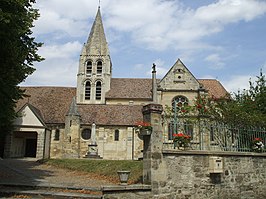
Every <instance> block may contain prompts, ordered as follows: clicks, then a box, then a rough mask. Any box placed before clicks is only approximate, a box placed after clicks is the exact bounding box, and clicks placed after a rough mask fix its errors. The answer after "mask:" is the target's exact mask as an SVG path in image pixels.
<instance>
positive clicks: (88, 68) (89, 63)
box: [86, 61, 92, 75]
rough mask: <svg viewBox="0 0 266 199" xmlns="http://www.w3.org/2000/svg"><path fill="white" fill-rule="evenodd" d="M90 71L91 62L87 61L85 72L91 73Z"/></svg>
mask: <svg viewBox="0 0 266 199" xmlns="http://www.w3.org/2000/svg"><path fill="white" fill-rule="evenodd" d="M91 73H92V62H91V61H88V62H87V66H86V74H87V75H91Z"/></svg>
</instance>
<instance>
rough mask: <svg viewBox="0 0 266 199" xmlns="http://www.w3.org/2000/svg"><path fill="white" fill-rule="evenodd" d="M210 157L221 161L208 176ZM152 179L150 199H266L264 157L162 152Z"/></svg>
mask: <svg viewBox="0 0 266 199" xmlns="http://www.w3.org/2000/svg"><path fill="white" fill-rule="evenodd" d="M210 157H220V158H221V159H222V164H223V169H222V172H221V173H210ZM161 173H165V176H164V177H163V178H162V177H160V178H157V177H156V175H157V174H161ZM152 176H153V177H152V181H151V185H152V193H153V198H178V199H186V198H191V199H198V198H199V199H202V198H208V199H216V198H217V199H218V198H227V199H229V198H230V199H239V198H241V199H251V198H253V199H261V198H266V154H256V153H231V152H230V153H229V152H218V153H217V152H216V153H215V152H207V151H206V152H205V151H175V150H169V151H163V158H162V159H161V161H160V165H159V166H158V167H155V168H152ZM160 176H161V175H160Z"/></svg>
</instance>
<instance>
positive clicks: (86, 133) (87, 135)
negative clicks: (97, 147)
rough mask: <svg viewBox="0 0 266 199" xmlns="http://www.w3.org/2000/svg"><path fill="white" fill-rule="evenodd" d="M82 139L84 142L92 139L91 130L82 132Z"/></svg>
mask: <svg viewBox="0 0 266 199" xmlns="http://www.w3.org/2000/svg"><path fill="white" fill-rule="evenodd" d="M81 137H82V139H84V140H89V139H91V129H83V131H82V132H81Z"/></svg>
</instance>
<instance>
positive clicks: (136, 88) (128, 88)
mask: <svg viewBox="0 0 266 199" xmlns="http://www.w3.org/2000/svg"><path fill="white" fill-rule="evenodd" d="M151 89H152V80H151V79H136V78H135V79H133V78H132V79H131V78H112V79H111V89H110V91H108V92H107V93H106V98H119V99H128V98H130V99H151V98H152V92H151Z"/></svg>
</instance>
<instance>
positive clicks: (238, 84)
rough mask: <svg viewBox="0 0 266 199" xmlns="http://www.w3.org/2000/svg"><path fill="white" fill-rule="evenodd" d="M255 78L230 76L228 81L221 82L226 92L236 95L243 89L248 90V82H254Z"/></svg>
mask: <svg viewBox="0 0 266 199" xmlns="http://www.w3.org/2000/svg"><path fill="white" fill-rule="evenodd" d="M255 79H256V77H255V76H250V75H236V76H231V78H230V79H229V80H226V81H221V82H222V84H223V86H224V87H225V88H226V90H227V91H229V92H232V93H237V92H238V91H242V90H243V89H249V80H251V81H254V80H255Z"/></svg>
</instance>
